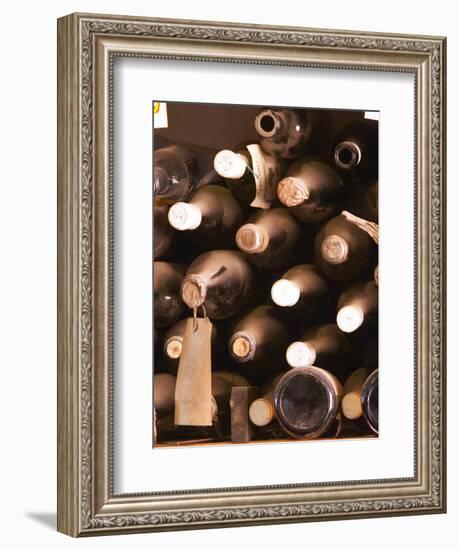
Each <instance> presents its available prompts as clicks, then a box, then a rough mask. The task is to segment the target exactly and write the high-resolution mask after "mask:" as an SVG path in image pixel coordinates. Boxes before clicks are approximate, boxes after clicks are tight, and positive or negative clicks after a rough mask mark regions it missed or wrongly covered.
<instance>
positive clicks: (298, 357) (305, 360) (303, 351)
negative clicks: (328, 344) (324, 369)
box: [286, 342, 316, 367]
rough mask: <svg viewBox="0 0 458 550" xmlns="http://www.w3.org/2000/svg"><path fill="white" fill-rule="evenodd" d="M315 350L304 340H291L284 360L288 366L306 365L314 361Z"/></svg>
mask: <svg viewBox="0 0 458 550" xmlns="http://www.w3.org/2000/svg"><path fill="white" fill-rule="evenodd" d="M315 360H316V351H315V349H314V348H313V346H311V345H310V344H307V343H306V342H293V343H292V344H290V346H289V347H288V349H287V350H286V361H287V362H288V365H289V366H290V367H308V366H311V365H313V364H314V363H315Z"/></svg>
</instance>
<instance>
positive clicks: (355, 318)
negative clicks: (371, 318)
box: [336, 305, 364, 332]
mask: <svg viewBox="0 0 458 550" xmlns="http://www.w3.org/2000/svg"><path fill="white" fill-rule="evenodd" d="M363 321H364V311H363V310H362V309H361V308H360V307H359V306H357V305H350V306H344V307H342V308H340V309H339V311H338V313H337V319H336V322H337V326H338V327H339V328H340V330H341V331H343V332H355V330H358V329H359V327H360V326H361V325H362V324H363Z"/></svg>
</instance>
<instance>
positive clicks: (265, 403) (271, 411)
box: [248, 372, 285, 428]
mask: <svg viewBox="0 0 458 550" xmlns="http://www.w3.org/2000/svg"><path fill="white" fill-rule="evenodd" d="M284 374H285V373H284V372H282V373H279V374H277V376H275V377H274V378H272V379H271V380H269V381H268V382H266V383H265V384H264V385H263V386H261V388H260V393H261V394H262V397H259V398H258V399H255V400H254V401H253V403H252V404H251V405H250V408H249V411H248V415H249V417H250V420H251V422H252V423H253V424H254V425H255V426H258V427H260V428H261V427H263V426H267V425H268V424H270V423H271V422H272V421H273V420H275V406H274V390H275V387H276V385H277V384H278V381H279V380H280V379H281V378H282V376H283V375H284Z"/></svg>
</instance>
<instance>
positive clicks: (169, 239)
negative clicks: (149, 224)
mask: <svg viewBox="0 0 458 550" xmlns="http://www.w3.org/2000/svg"><path fill="white" fill-rule="evenodd" d="M167 213H168V207H167V206H166V205H160V206H159V205H154V207H153V257H154V259H155V260H160V259H163V258H165V257H167V255H168V254H169V253H170V250H171V248H172V244H173V239H174V236H175V230H174V229H173V227H172V226H171V225H170V223H169V220H168V218H167Z"/></svg>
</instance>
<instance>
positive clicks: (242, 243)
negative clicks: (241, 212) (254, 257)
mask: <svg viewBox="0 0 458 550" xmlns="http://www.w3.org/2000/svg"><path fill="white" fill-rule="evenodd" d="M235 242H236V243H237V246H238V247H239V248H240V250H243V252H246V253H247V254H259V253H260V252H264V250H266V248H267V247H268V245H269V234H268V233H267V231H265V230H264V229H263V228H262V227H261V226H259V225H256V224H254V223H247V224H245V225H242V227H240V228H239V230H238V231H237V233H236V235H235Z"/></svg>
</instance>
